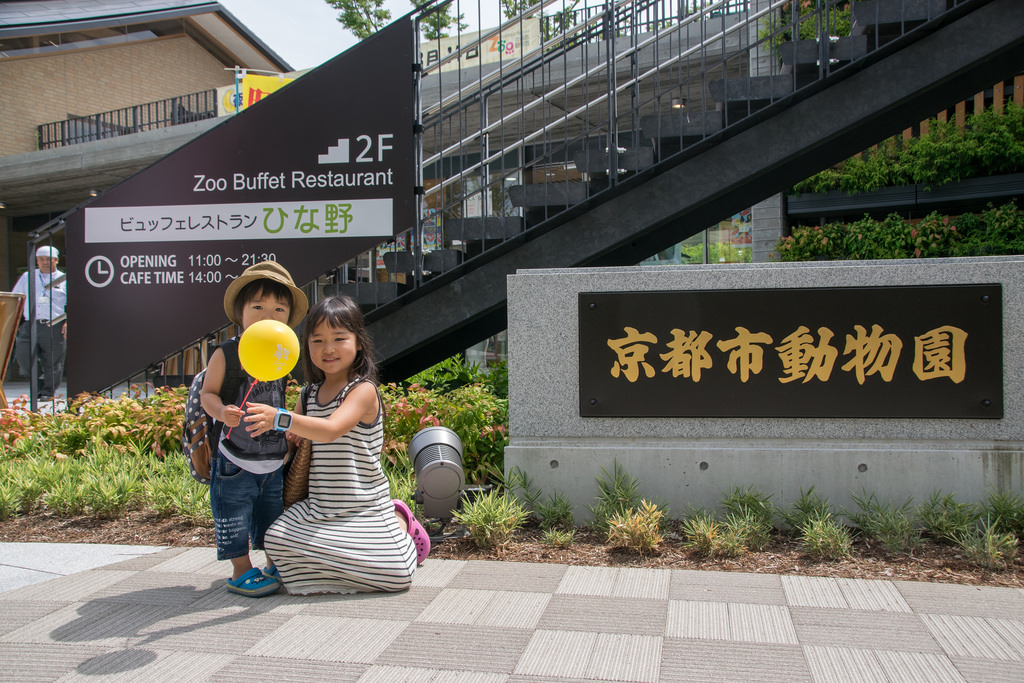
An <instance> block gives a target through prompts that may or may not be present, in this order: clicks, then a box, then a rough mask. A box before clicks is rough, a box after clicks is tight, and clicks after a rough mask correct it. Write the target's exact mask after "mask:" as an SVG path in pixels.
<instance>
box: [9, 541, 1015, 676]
mask: <svg viewBox="0 0 1024 683" xmlns="http://www.w3.org/2000/svg"><path fill="white" fill-rule="evenodd" d="M226 571H227V567H226V564H225V563H221V562H217V561H216V559H215V555H214V550H213V549H207V548H191V549H180V548H178V549H169V550H164V551H160V552H157V553H154V554H151V555H145V556H141V557H135V558H132V559H130V560H127V561H124V562H121V563H118V564H112V565H108V566H106V567H102V568H100V569H93V570H89V571H85V572H81V573H78V574H73V575H69V576H65V577H61V578H57V579H53V580H50V581H45V582H42V583H37V584H33V585H29V586H24V587H22V588H17V589H14V590H10V591H6V592H3V593H0V680H4V681H77V680H83V681H84V680H89V681H95V680H100V679H102V680H103V681H122V680H124V681H162V680H167V681H203V680H216V681H236V680H237V681H246V682H247V683H248V682H251V681H253V680H267V681H301V682H302V683H309V682H310V681H320V680H323V681H358V682H360V683H368V682H371V681H372V682H374V683H385V682H391V681H396V682H397V681H416V682H420V681H433V682H437V683H441V682H445V683H470V682H473V683H477V682H479V683H505V682H522V683H525V682H527V681H531V682H540V681H559V682H573V681H612V682H618V681H622V682H633V681H635V682H638V683H640V682H661V681H729V682H732V681H786V682H787V683H789V682H791V681H856V682H858V683H860V682H863V681H922V682H927V683H935V682H938V681H993V682H995V681H999V682H1000V683H1002V682H1006V681H1024V591H1021V590H1018V589H1013V588H989V587H970V586H957V585H949V584H935V583H910V582H900V581H862V580H854V579H830V578H820V577H802V576H790V575H787V576H777V575H772V574H741V573H723V572H695V571H681V570H667V569H628V568H605V567H569V566H564V565H555V564H521V563H511V562H457V561H449V560H428V561H427V562H426V563H425V564H424V565H423V566H422V567H420V568H419V570H417V572H416V577H415V580H414V584H413V587H412V589H411V590H409V591H407V592H404V593H400V594H362V595H352V596H291V595H286V594H283V593H282V594H278V595H273V596H269V597H266V598H261V599H252V598H245V597H241V596H237V595H234V594H231V593H228V592H227V591H226V590H225V589H224V578H225V574H226Z"/></svg>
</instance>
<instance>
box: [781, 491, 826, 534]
mask: <svg viewBox="0 0 1024 683" xmlns="http://www.w3.org/2000/svg"><path fill="white" fill-rule="evenodd" d="M834 514H835V508H834V507H833V506H832V504H831V503H829V502H828V501H827V500H826V499H824V498H822V497H821V496H819V495H818V493H817V492H816V491H815V490H814V487H813V486H811V487H810V488H809V489H807V490H806V491H805V490H803V489H800V497H799V498H797V499H796V501H795V502H794V503H793V504H792V505H790V506H789V507H788V508H783V509H780V510H779V516H780V517H782V522H783V524H785V525H786V526H787V527H789V528H790V529H793V530H796V531H799V530H800V528H801V527H803V526H805V525H806V524H807V523H808V522H809V521H811V520H818V519H822V518H824V517H831V516H833V515H834Z"/></svg>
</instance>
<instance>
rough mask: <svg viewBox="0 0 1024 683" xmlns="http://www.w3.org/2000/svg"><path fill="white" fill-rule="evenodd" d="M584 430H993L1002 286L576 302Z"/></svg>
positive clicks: (999, 404)
mask: <svg viewBox="0 0 1024 683" xmlns="http://www.w3.org/2000/svg"><path fill="white" fill-rule="evenodd" d="M579 333H580V346H579V350H580V367H579V371H580V415H581V416H584V417H818V418H820V417H834V418H843V417H861V418H864V417H870V418H1001V417H1002V416H1003V385H1002V377H1003V374H1002V371H1003V364H1002V357H1003V356H1002V341H1003V334H1002V287H1001V285H998V284H989V285H964V286H934V287H865V288H858V287H851V288H836V289H825V288H822V289H758V290H742V291H739V290H730V291H685V292H596V293H591V292H585V293H581V294H580V295H579Z"/></svg>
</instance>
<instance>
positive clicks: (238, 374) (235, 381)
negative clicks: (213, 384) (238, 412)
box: [220, 339, 248, 405]
mask: <svg viewBox="0 0 1024 683" xmlns="http://www.w3.org/2000/svg"><path fill="white" fill-rule="evenodd" d="M220 350H221V351H223V352H224V381H223V382H221V384H220V400H221V401H222V402H223V403H224V405H231V404H233V403H234V402H235V401H237V400H238V388H239V387H241V386H242V385H243V384H244V383H245V380H246V379H247V378H248V375H247V374H246V372H245V370H243V369H242V361H241V360H240V359H239V358H238V339H229V340H227V341H226V342H224V343H223V344H221V345H220Z"/></svg>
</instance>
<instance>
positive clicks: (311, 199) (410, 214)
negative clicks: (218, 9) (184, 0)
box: [67, 18, 416, 394]
mask: <svg viewBox="0 0 1024 683" xmlns="http://www.w3.org/2000/svg"><path fill="white" fill-rule="evenodd" d="M415 48H416V41H415V37H414V35H413V27H412V21H411V19H409V18H404V19H400V20H398V21H396V22H393V23H392V24H390V25H389V26H387V27H386V28H385V29H383V30H382V31H380V32H378V33H376V34H375V35H373V36H371V37H370V38H368V39H366V40H363V41H361V42H360V43H358V44H356V45H355V46H353V47H352V48H351V49H349V50H347V51H346V52H344V53H342V54H340V55H339V56H337V57H335V58H334V59H333V60H331V61H329V62H327V63H325V64H324V65H322V66H320V67H319V68H317V69H314V70H313V71H310V72H308V73H307V74H305V75H303V76H302V77H300V78H297V79H295V80H294V81H293V82H291V83H289V84H284V87H282V88H281V89H280V90H278V91H277V92H275V93H274V95H273V96H272V97H264V98H262V99H259V100H258V101H257V100H254V101H253V103H252V104H251V106H247V107H246V108H245V110H244V111H242V112H240V113H238V114H236V115H234V116H231V117H226V118H224V119H223V120H222V121H221V123H219V124H218V125H217V126H216V127H214V128H212V129H210V130H209V131H208V132H206V133H204V134H203V135H201V136H199V137H197V138H195V139H194V140H192V141H191V142H189V143H188V144H186V145H184V146H183V147H181V148H179V149H178V150H176V151H174V152H172V153H171V154H169V155H168V156H166V157H164V158H163V159H161V160H160V161H158V162H156V163H155V164H153V165H152V166H150V167H149V168H147V169H145V170H143V171H140V172H139V173H137V174H136V175H134V176H132V177H130V178H128V179H127V180H125V181H123V182H121V183H120V184H118V185H116V186H114V187H113V188H111V189H109V190H107V191H106V192H104V193H103V194H102V195H101V196H99V197H97V198H96V199H95V200H93V201H92V202H90V203H89V204H88V205H87V206H86V207H85V208H84V209H82V210H80V211H77V212H75V213H73V214H72V215H71V216H70V217H69V218H68V219H67V256H68V259H67V260H68V280H69V286H68V364H67V368H68V386H69V392H70V393H72V394H74V393H78V392H81V391H95V390H100V389H103V388H105V387H107V386H111V385H113V384H116V383H118V382H120V381H123V380H124V379H125V378H127V377H129V376H130V375H132V374H134V373H138V372H140V371H142V370H144V369H146V367H147V366H149V365H150V364H151V363H153V362H154V360H158V359H160V358H163V357H164V356H166V355H168V354H172V353H174V352H175V351H177V350H178V349H181V348H183V347H185V346H186V345H188V344H190V343H192V342H193V341H195V340H196V339H199V338H201V337H203V336H204V335H207V334H209V333H210V332H212V331H214V330H216V329H218V328H219V327H221V326H223V325H225V324H226V323H227V322H228V321H227V319H226V317H225V315H224V310H223V307H222V301H223V297H224V290H225V289H226V287H227V285H228V283H229V282H230V281H231V280H233V279H235V278H236V277H238V275H239V274H240V273H241V272H242V271H243V270H244V269H245V268H247V267H249V266H251V265H253V264H254V263H258V262H260V261H264V260H276V261H278V262H280V263H281V264H282V265H283V266H284V267H285V268H287V269H288V270H289V272H291V274H292V276H293V278H294V279H295V282H296V283H297V284H298V285H299V286H302V285H304V284H306V283H308V282H310V281H311V280H313V279H314V278H316V277H318V276H320V275H322V274H324V273H326V272H328V271H331V270H333V269H335V268H340V267H341V266H342V264H344V263H345V262H347V261H350V260H351V259H353V258H354V257H356V256H357V255H359V254H362V253H364V252H366V251H369V250H370V249H372V248H373V247H374V246H376V245H377V244H379V243H381V242H383V241H386V240H388V239H390V238H392V237H393V236H394V235H397V234H400V233H402V232H404V231H406V230H409V229H411V228H413V227H414V225H415V222H416V202H415V183H416V165H415V159H416V155H415V148H414V146H415V138H414V135H413V127H414V126H413V123H414V121H415V111H414V107H413V95H414V91H413V85H414V84H413V78H412V73H413V72H412V64H413V62H414V61H415V60H414V51H415ZM367 65H373V68H367ZM274 81H275V82H277V79H274ZM353 270H354V269H353ZM179 372H180V371H179Z"/></svg>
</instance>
